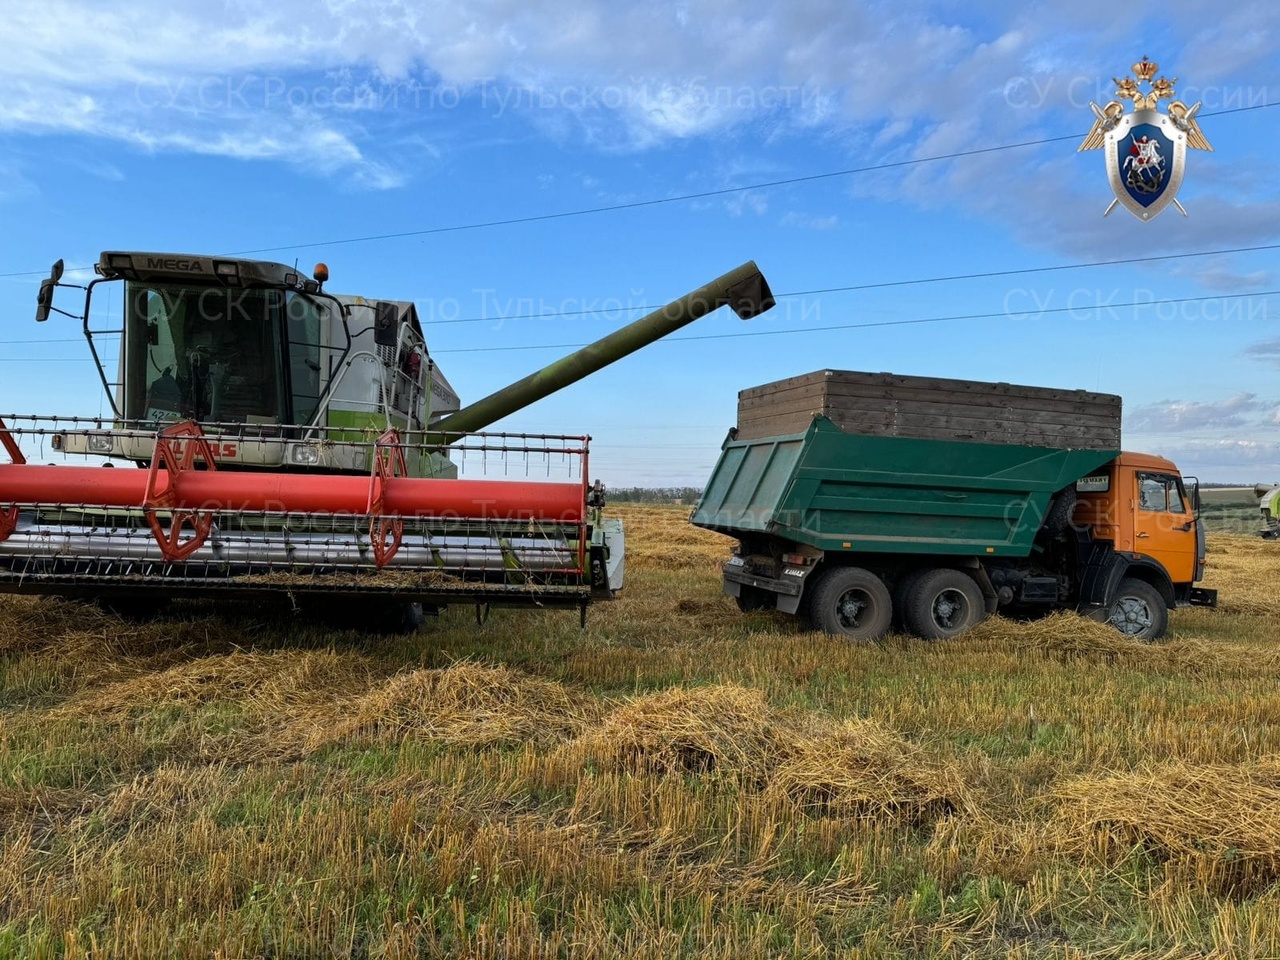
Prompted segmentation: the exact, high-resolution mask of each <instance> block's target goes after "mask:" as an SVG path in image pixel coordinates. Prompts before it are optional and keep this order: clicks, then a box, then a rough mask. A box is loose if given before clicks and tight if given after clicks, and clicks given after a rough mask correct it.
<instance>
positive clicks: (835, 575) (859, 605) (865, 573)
mask: <svg viewBox="0 0 1280 960" xmlns="http://www.w3.org/2000/svg"><path fill="white" fill-rule="evenodd" d="M815 579H816V580H817V583H815V584H813V585H812V587H811V590H812V592H811V593H810V594H809V619H810V621H811V622H812V624H813V625H814V626H815V627H816V628H818V629H819V630H824V631H826V632H827V633H829V634H832V635H833V636H837V637H845V638H847V639H849V640H853V641H855V642H856V643H869V642H873V641H876V640H879V639H880V638H881V637H883V636H884V635H885V634H886V633H888V632H889V626H890V622H891V621H892V618H893V601H892V600H891V599H890V598H889V588H888V587H886V586H885V585H884V581H883V580H881V579H880V578H879V577H877V576H876V575H875V574H874V573H872V572H871V571H870V570H864V569H862V568H861V567H832V568H830V569H828V570H826V571H824V572H822V573H819V574H817V576H816V578H815Z"/></svg>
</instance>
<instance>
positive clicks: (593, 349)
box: [429, 260, 774, 442]
mask: <svg viewBox="0 0 1280 960" xmlns="http://www.w3.org/2000/svg"><path fill="white" fill-rule="evenodd" d="M773 305H774V299H773V294H772V293H771V292H770V290H769V283H768V281H767V280H765V278H764V274H762V273H761V272H760V269H759V268H758V267H757V266H756V264H755V261H753V260H748V261H747V262H746V263H744V264H742V266H740V267H738V268H737V269H734V270H730V271H729V272H728V273H726V274H724V275H723V276H721V277H717V278H716V279H715V280H712V281H711V282H710V283H708V284H706V285H705V286H702V287H699V288H698V289H697V290H694V291H693V292H691V293H688V294H685V296H683V297H681V298H680V299H679V300H673V301H672V302H671V303H668V304H667V305H666V306H664V307H660V308H658V309H657V310H654V311H653V312H652V313H650V314H648V315H647V316H644V317H641V318H640V319H639V320H636V321H634V322H633V323H630V324H628V325H627V326H625V327H623V328H622V329H621V330H615V331H614V332H613V333H611V334H609V335H608V336H607V337H602V338H601V339H599V340H597V341H596V342H595V343H591V344H588V345H587V346H585V347H583V348H582V349H580V350H578V351H576V352H574V353H571V354H569V355H568V356H567V357H562V358H561V359H559V360H557V361H556V362H555V363H552V364H550V365H548V366H546V367H543V368H542V369H541V370H538V371H536V372H535V373H531V374H529V376H527V377H525V378H524V379H522V380H517V381H516V382H515V383H513V384H511V385H509V386H506V387H503V388H502V389H501V390H499V391H497V392H496V393H492V394H490V395H489V396H487V397H485V398H484V399H483V400H477V401H476V402H475V403H472V404H469V405H467V406H465V407H463V408H462V409H461V410H458V411H455V412H454V413H450V414H447V415H446V416H444V417H442V418H441V419H440V420H437V421H436V422H435V423H433V424H432V425H431V428H430V432H429V437H432V438H434V439H437V440H439V441H443V442H447V441H448V439H449V437H450V436H452V435H455V434H461V433H470V432H473V431H476V430H483V429H484V428H486V427H488V426H489V425H491V424H493V423H496V422H497V421H499V420H501V419H502V418H503V417H506V416H509V415H510V414H512V413H515V412H516V411H517V410H520V409H522V408H524V407H527V406H529V405H530V404H532V403H535V402H537V401H538V400H541V399H542V398H543V397H546V396H550V395H551V394H553V393H555V392H556V391H557V390H562V389H564V388H565V387H567V386H569V385H570V384H572V383H576V382H577V381H579V380H581V379H582V378H583V377H586V376H589V375H590V374H592V373H595V372H596V371H597V370H599V369H601V368H602V367H607V366H608V365H609V364H611V363H613V362H614V361H616V360H621V359H622V358H623V357H625V356H627V355H628V354H631V353H634V352H635V351H637V350H639V349H640V348H641V347H645V346H647V345H649V344H650V343H653V342H654V341H655V340H660V339H662V338H663V337H665V336H666V335H667V334H669V333H672V332H673V331H675V330H679V329H680V328H681V327H683V326H685V325H687V324H689V323H692V322H693V321H694V320H697V319H698V318H699V317H703V316H706V315H707V314H708V313H711V312H712V311H713V310H716V309H718V308H720V307H724V306H728V307H730V308H732V310H733V312H734V313H736V314H737V315H738V316H739V317H740V318H741V319H743V320H747V319H750V318H751V317H754V316H756V315H758V314H761V313H764V312H765V311H766V310H768V309H770V308H771V307H772V306H773Z"/></svg>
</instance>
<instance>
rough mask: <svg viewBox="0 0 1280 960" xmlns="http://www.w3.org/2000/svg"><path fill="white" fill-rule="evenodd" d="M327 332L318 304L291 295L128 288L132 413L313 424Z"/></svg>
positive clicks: (158, 418) (128, 407)
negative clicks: (308, 421)
mask: <svg viewBox="0 0 1280 960" xmlns="http://www.w3.org/2000/svg"><path fill="white" fill-rule="evenodd" d="M295 300H296V301H297V302H291V301H295ZM320 328H321V323H320V311H319V309H318V308H317V306H316V304H315V303H314V302H313V301H311V300H309V299H308V298H306V297H303V296H301V295H295V294H293V293H292V292H287V291H283V290H276V289H240V288H222V287H190V286H184V285H181V284H158V283H143V282H130V283H128V284H126V287H125V351H126V370H125V383H126V391H125V416H126V417H128V418H129V419H136V420H147V421H153V422H163V421H168V420H186V419H193V420H198V421H203V422H207V423H246V424H263V425H266V424H282V423H295V422H300V421H299V420H298V419H296V418H295V414H300V415H302V418H303V422H305V420H306V419H309V418H310V417H311V415H312V414H313V413H314V412H315V407H316V403H317V400H318V396H319V392H320V390H319V369H320V364H319V355H320V349H321V345H320V342H319V341H320ZM286 350H287V351H288V354H289V356H288V358H287V359H286V357H285V355H284V354H285V351H286Z"/></svg>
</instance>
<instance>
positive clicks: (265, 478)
mask: <svg viewBox="0 0 1280 960" xmlns="http://www.w3.org/2000/svg"><path fill="white" fill-rule="evenodd" d="M95 270H96V272H97V274H98V277H99V278H98V279H96V280H94V281H93V282H92V283H90V284H89V285H88V286H87V287H84V288H81V289H83V290H84V291H85V301H84V307H83V312H82V313H80V314H72V313H69V312H67V311H63V310H61V309H59V308H57V307H54V306H53V294H54V290H55V288H57V287H63V286H70V285H69V284H63V283H62V282H61V281H62V264H61V261H59V262H58V264H56V265H55V266H54V269H53V272H52V274H51V276H50V278H49V279H48V280H46V281H44V282H43V283H42V285H41V289H40V295H39V300H38V307H37V315H36V319H37V320H45V319H47V318H48V316H49V315H50V313H51V312H57V313H63V314H65V315H68V316H72V317H74V318H75V319H78V320H81V321H82V323H83V326H84V333H85V336H86V339H87V340H88V343H89V347H90V350H91V352H92V353H93V357H94V359H95V361H96V362H97V364H98V369H99V373H100V376H101V378H102V382H103V385H104V387H105V388H106V390H107V395H108V399H109V401H110V403H111V406H112V416H110V417H106V418H101V419H97V420H85V419H83V418H81V419H65V418H55V417H29V416H8V417H5V418H3V419H0V451H2V455H0V591H7V592H14V593H37V594H52V595H61V596H73V597H79V598H84V599H90V600H95V601H97V602H100V603H103V604H105V605H109V606H113V607H117V608H137V607H139V606H141V607H143V608H144V609H145V608H149V607H152V606H154V605H155V604H156V603H157V601H164V600H167V599H169V598H172V597H200V596H221V597H227V598H239V599H251V598H261V597H270V596H288V597H290V598H292V599H293V600H294V601H295V602H297V603H300V604H303V605H305V604H306V603H307V602H308V601H323V602H325V603H327V604H329V605H331V606H333V605H335V604H340V605H341V607H342V609H343V610H344V612H346V613H350V612H351V611H352V609H358V610H360V611H362V613H363V615H364V616H365V618H366V622H367V623H368V625H369V626H371V627H377V628H379V629H403V628H411V627H413V626H416V625H417V623H418V622H419V621H420V619H421V615H422V611H423V608H424V606H425V607H427V608H439V607H441V606H443V605H445V604H448V603H450V602H473V603H475V604H476V609H477V615H478V616H480V615H482V614H483V613H484V612H486V611H487V609H488V606H489V605H490V604H500V605H520V604H535V605H538V606H569V607H573V606H576V607H578V608H579V609H580V610H582V611H583V614H584V615H585V610H586V605H587V603H588V602H589V601H590V600H591V599H593V598H604V597H609V596H611V595H612V594H613V593H614V592H615V591H616V590H618V589H619V588H620V587H621V585H622V570H623V536H622V528H621V524H620V523H619V522H618V521H616V520H604V519H602V518H601V516H600V510H599V507H600V506H602V503H601V502H600V493H599V490H598V489H595V488H593V487H592V484H591V481H590V474H589V471H588V467H589V463H588V438H586V437H555V436H530V435H518V436H513V435H490V434H482V433H475V432H473V431H477V430H482V429H483V428H485V427H487V426H489V425H490V424H492V423H494V422H495V421H497V420H499V419H501V418H502V417H505V416H507V415H508V414H510V413H512V412H514V411H516V410H519V409H521V408H522V407H525V406H527V405H529V404H531V403H533V402H535V401H536V400H539V399H541V398H542V397H545V396H547V395H549V394H550V393H553V392H555V391H557V390H559V389H561V388H563V387H565V386H568V385H569V384H571V383H573V382H575V381H577V380H579V379H581V378H583V377H585V376H587V375H588V374H590V373H592V372H594V371H596V370H598V369H600V368H601V367H604V366H606V365H607V364H609V363H612V362H613V361H615V360H618V359H620V358H621V357H623V356H626V355H627V354H629V353H632V352H634V351H635V350H637V349H639V348H640V347H643V346H645V345H647V344H649V343H651V342H653V341H654V340H657V339H659V338H660V337H662V336H665V335H666V334H667V333H670V332H671V331H673V330H676V329H678V328H680V327H682V326H684V325H685V324H687V323H690V322H692V321H693V320H696V319H697V318H698V317H701V316H703V315H705V314H706V313H709V312H710V311H712V310H714V309H717V308H718V307H720V306H726V305H727V306H730V307H731V308H732V309H733V310H734V311H735V312H736V313H737V314H738V316H740V317H742V318H744V319H745V318H748V317H751V316H754V315H756V314H758V313H760V312H763V311H764V310H767V309H769V308H770V307H771V306H772V305H773V299H772V296H771V295H770V292H769V288H768V285H767V283H766V282H765V280H764V277H763V276H762V275H761V274H760V272H759V271H758V270H757V269H756V267H755V265H754V264H752V263H747V264H744V265H743V266H741V267H739V268H738V269H736V270H733V271H731V272H730V273H727V274H725V275H724V276H722V277H720V278H719V279H717V280H715V281H713V282H712V283H710V284H707V285H706V286H704V287H702V288H700V289H698V290H695V291H694V292H692V293H690V294H688V295H686V296H685V297H683V298H681V299H679V300H676V301H673V302H672V303H670V304H668V305H666V306H665V307H662V308H661V309H659V310H657V311H654V312H653V313H651V314H649V315H648V316H646V317H643V318H641V319H640V320H637V321H635V322H634V323H632V324H630V325H629V326H627V327H624V328H623V329H621V330H618V331H616V332H615V333H613V334H611V335H609V336H607V337H604V338H603V339H601V340H599V341H597V342H595V343H593V344H591V345H590V346H587V347H585V348H583V349H581V350H579V351H577V352H576V353H573V354H571V355H569V356H568V357H565V358H563V359H562V360H560V361H557V362H556V363H554V364H552V365H550V366H548V367H546V368H544V369H542V370H540V371H538V372H536V373H534V374H532V375H531V376H529V377H526V378H525V379H523V380H521V381H518V382H517V383H514V384H511V385H510V386H508V387H506V388H504V389H502V390H499V391H497V392H496V393H494V394H492V395H490V396H489V397H486V398H485V399H483V400H480V401H479V402H477V403H475V404H472V405H470V406H467V407H461V405H460V403H459V400H458V396H457V394H456V393H454V391H453V388H452V387H451V386H450V385H449V383H448V381H447V380H446V379H445V378H444V377H443V375H442V374H441V373H440V371H439V369H438V368H437V367H436V366H435V364H434V363H433V362H432V360H431V358H430V355H429V354H428V352H427V348H426V343H425V340H424V338H423V333H422V328H421V326H420V324H419V322H418V317H417V312H416V310H415V309H414V307H413V304H411V303H401V302H395V301H370V300H365V299H363V298H360V297H338V296H333V295H331V294H329V293H327V292H325V291H324V289H323V284H324V282H325V281H326V280H327V279H328V271H327V269H326V268H325V267H324V266H323V265H320V266H318V267H317V268H316V271H315V274H314V279H312V280H306V279H304V278H300V277H299V275H298V274H297V273H296V271H294V270H292V269H290V268H288V267H285V266H282V265H279V264H272V263H263V262H259V261H249V260H234V259H223V258H212V257H194V256H176V255H171V254H145V253H104V254H103V255H102V258H101V260H100V262H99V263H98V264H97V265H96V267H95ZM106 283H120V284H121V285H122V286H123V294H124V296H123V304H122V309H121V313H120V314H119V315H120V316H122V317H123V321H122V323H121V325H120V326H119V327H118V328H117V327H110V328H106V327H100V326H98V325H97V323H96V320H95V319H91V318H96V317H97V316H98V314H99V313H100V312H107V311H101V310H99V311H96V312H95V311H94V310H93V305H94V297H95V294H97V295H98V297H99V301H100V300H101V298H102V293H101V292H100V290H99V288H100V286H101V285H102V284H106ZM115 302H116V303H117V304H118V303H119V301H118V300H116V301H115ZM112 312H114V310H113V311H112ZM102 340H105V341H107V342H108V343H110V344H111V345H113V346H117V347H118V350H119V358H118V363H117V365H116V367H115V370H114V371H113V372H109V371H108V367H107V365H106V363H105V362H104V359H103V355H102V352H100V350H99V342H100V341H102ZM5 457H7V460H8V461H9V462H8V463H4V462H3V459H4V458H5ZM73 458H74V459H77V460H80V461H81V463H82V464H83V463H84V459H83V458H95V459H97V461H98V465H71V463H70V461H72V460H73ZM51 461H52V462H51ZM117 465H118V466H119V467H121V468H128V467H138V468H142V469H111V468H112V467H116V466H117ZM589 501H590V502H591V506H588V503H589Z"/></svg>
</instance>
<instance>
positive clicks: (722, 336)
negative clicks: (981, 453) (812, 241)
mask: <svg viewBox="0 0 1280 960" xmlns="http://www.w3.org/2000/svg"><path fill="white" fill-rule="evenodd" d="M1274 296H1280V290H1264V291H1260V292H1258V293H1229V294H1214V295H1212V296H1204V297H1172V298H1170V299H1167V300H1131V301H1129V302H1128V303H1103V304H1098V305H1096V306H1071V307H1046V308H1044V309H1038V310H1001V311H998V312H995V313H965V314H956V315H953V316H949V317H921V318H917V319H913V320H870V321H866V322H864V323H841V324H832V325H828V326H821V327H789V328H787V329H785V330H742V331H739V332H737V333H710V334H699V335H697V336H692V337H664V338H663V339H661V340H656V341H654V342H655V343H681V342H687V341H692V340H733V339H736V338H739V337H777V336H783V335H786V334H794V333H825V332H827V331H831V330H863V329H867V328H869V327H905V326H911V325H916V324H923V323H947V322H951V321H956V320H993V319H998V318H1000V317H1006V318H1009V319H1012V318H1014V317H1039V316H1043V315H1045V314H1050V313H1053V314H1058V313H1094V312H1096V311H1098V310H1115V309H1123V308H1126V307H1161V306H1168V305H1170V304H1179V303H1203V302H1205V301H1207V300H1241V299H1245V298H1248V297H1274ZM585 346H587V344H585V343H544V344H532V345H529V346H523V347H458V348H455V349H452V350H434V351H432V352H433V353H435V354H441V353H494V352H497V351H514V350H553V349H555V350H573V349H577V348H579V347H585Z"/></svg>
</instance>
